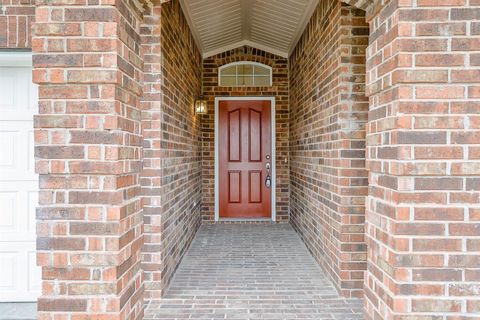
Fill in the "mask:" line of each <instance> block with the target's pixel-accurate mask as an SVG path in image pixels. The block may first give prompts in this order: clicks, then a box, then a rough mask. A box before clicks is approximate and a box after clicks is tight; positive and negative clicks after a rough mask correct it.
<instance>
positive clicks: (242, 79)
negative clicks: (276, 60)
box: [218, 61, 272, 87]
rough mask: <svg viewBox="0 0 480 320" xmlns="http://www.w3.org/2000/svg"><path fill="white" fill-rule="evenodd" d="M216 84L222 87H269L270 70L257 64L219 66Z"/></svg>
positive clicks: (245, 63) (239, 63)
mask: <svg viewBox="0 0 480 320" xmlns="http://www.w3.org/2000/svg"><path fill="white" fill-rule="evenodd" d="M218 83H219V85H220V86H222V87H270V86H271V85H272V68H271V67H269V66H267V65H264V64H261V63H257V62H245V61H241V62H233V63H229V64H226V65H224V66H221V67H220V68H219V72H218Z"/></svg>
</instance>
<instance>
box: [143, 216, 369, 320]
mask: <svg viewBox="0 0 480 320" xmlns="http://www.w3.org/2000/svg"><path fill="white" fill-rule="evenodd" d="M145 319H322V320H323V319H341V320H353V319H355V320H357V319H362V301H361V299H345V298H342V297H340V296H339V295H338V294H337V292H336V290H335V289H334V287H333V285H332V284H331V282H330V281H329V280H328V279H327V278H326V276H325V274H324V273H323V271H322V270H321V269H320V267H319V266H318V265H317V263H316V262H315V261H314V259H313V258H312V256H311V255H310V253H309V252H308V250H307V248H306V247H305V245H304V244H303V242H302V241H301V239H300V238H299V236H298V235H297V233H296V232H295V231H294V230H293V228H292V227H291V226H290V225H289V224H215V225H203V226H202V227H201V228H200V230H199V232H198V233H197V235H196V237H195V239H194V241H193V243H192V245H191V247H190V249H189V250H188V252H187V254H186V255H185V257H184V258H183V260H182V262H181V263H180V266H179V267H178V270H177V272H176V274H175V276H174V278H173V279H172V282H171V284H170V287H169V289H168V290H167V292H166V295H165V297H164V298H163V300H162V301H160V302H150V304H149V305H148V306H147V310H146V316H145Z"/></svg>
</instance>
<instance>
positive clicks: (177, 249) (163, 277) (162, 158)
mask: <svg viewBox="0 0 480 320" xmlns="http://www.w3.org/2000/svg"><path fill="white" fill-rule="evenodd" d="M159 12H160V17H155V16H152V15H155V14H157V15H158V13H159ZM148 15H149V16H148V17H147V20H145V22H146V24H147V25H148V24H149V27H148V28H146V29H145V32H146V33H150V34H152V33H153V35H152V36H151V37H150V38H149V39H148V40H147V39H145V41H144V46H145V45H148V44H150V46H149V48H148V50H149V51H146V55H145V61H146V69H145V70H146V73H145V93H146V94H145V96H144V97H145V99H146V100H148V104H145V105H144V107H145V109H146V110H148V111H147V112H146V113H145V114H144V122H143V124H144V131H143V132H144V136H145V142H144V174H143V177H142V187H143V195H144V205H145V208H144V216H145V236H146V241H145V242H146V243H145V246H144V255H143V257H144V262H143V267H144V270H145V280H146V284H145V287H146V290H147V298H149V299H158V298H160V297H161V295H162V294H163V293H164V289H165V288H166V286H167V285H168V283H169V281H170V280H171V278H172V276H173V273H174V271H175V269H176V267H177V266H178V263H179V262H180V259H181V258H182V256H183V254H184V253H185V251H186V249H187V248H188V246H189V244H190V242H191V240H192V239H193V236H194V235H195V233H196V231H197V229H198V227H199V226H200V222H201V218H200V206H201V204H200V202H201V173H202V172H201V153H200V152H201V149H200V118H199V116H196V115H195V114H194V107H193V105H194V101H195V99H196V98H197V97H198V96H199V94H200V87H201V83H200V82H201V79H200V78H201V71H200V70H201V63H202V60H201V56H200V52H199V51H198V50H197V48H196V45H195V42H194V40H193V37H192V35H191V32H190V29H189V27H188V24H187V22H186V19H185V17H184V16H183V12H182V10H181V8H180V4H179V2H178V1H170V2H168V3H166V4H162V6H161V8H160V7H156V8H155V9H154V12H153V13H149V14H148ZM159 23H160V24H159ZM159 26H160V27H159ZM147 29H148V30H147ZM159 39H160V42H158V40H159ZM146 50H147V48H146ZM160 101H161V102H160Z"/></svg>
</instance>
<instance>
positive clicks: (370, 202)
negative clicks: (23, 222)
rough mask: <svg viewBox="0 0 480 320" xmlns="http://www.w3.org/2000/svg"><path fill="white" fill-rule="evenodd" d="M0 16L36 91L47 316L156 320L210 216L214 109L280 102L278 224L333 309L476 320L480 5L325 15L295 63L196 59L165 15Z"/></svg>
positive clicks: (246, 53)
mask: <svg viewBox="0 0 480 320" xmlns="http://www.w3.org/2000/svg"><path fill="white" fill-rule="evenodd" d="M1 6H2V8H3V9H5V10H0V48H2V50H14V49H22V50H25V49H31V50H32V51H33V68H34V70H33V79H34V82H35V83H37V84H38V86H39V115H38V116H36V117H35V121H34V122H35V145H36V150H35V157H36V170H37V173H38V174H39V180H40V196H39V199H40V200H39V206H38V209H37V237H38V238H37V250H38V254H37V262H38V264H39V265H40V266H41V267H42V279H43V283H42V295H41V297H40V298H39V301H38V310H39V313H38V314H39V319H41V320H59V319H61V320H63V319H65V320H67V319H68V320H81V319H103V320H110V319H112V320H113V319H142V318H143V317H144V301H150V304H151V305H152V306H153V305H157V306H158V305H159V303H158V301H157V300H161V298H162V296H163V297H165V294H166V292H167V290H166V289H167V287H168V285H169V284H170V283H171V279H172V277H173V275H174V273H175V270H176V269H177V268H178V266H179V263H180V261H181V259H182V257H183V256H184V255H185V252H186V251H187V249H188V248H189V246H190V243H191V242H192V240H193V239H194V236H195V234H196V233H197V230H198V229H199V228H200V226H201V223H202V220H203V221H204V222H211V221H212V218H213V160H214V159H213V144H212V141H213V131H212V129H213V113H212V112H213V103H212V102H213V99H214V97H215V96H221V95H229V96H237V95H238V96H241V95H260V94H262V95H275V96H276V106H277V114H276V120H277V128H276V129H277V137H276V139H277V161H278V163H277V167H278V172H277V175H278V176H277V181H278V186H279V188H278V189H277V199H278V202H277V212H278V215H277V220H278V222H289V223H291V224H292V225H293V226H294V228H295V229H296V231H297V232H298V234H299V235H300V237H301V239H302V240H303V241H304V242H305V244H306V247H307V248H308V249H309V250H310V252H311V253H312V255H313V257H314V258H315V260H316V261H317V263H318V264H320V266H321V268H322V269H321V270H323V271H322V272H325V275H326V276H327V277H328V279H329V281H332V283H333V286H334V287H335V289H336V292H337V293H339V294H341V295H343V296H345V297H357V298H358V297H362V298H363V300H364V307H365V308H364V318H365V319H395V320H397V319H412V320H413V319H415V320H424V319H448V320H459V319H478V318H479V316H478V314H480V295H479V290H480V249H479V248H480V214H479V212H480V192H479V190H480V183H479V181H480V180H479V178H478V176H479V174H480V147H479V146H478V144H479V141H480V139H478V137H479V132H480V131H479V129H480V111H479V110H480V108H479V105H480V84H479V79H480V1H479V0H375V1H374V0H345V1H339V0H320V1H319V4H318V7H317V9H316V11H315V13H314V15H313V16H312V18H311V19H310V22H309V23H308V25H307V27H306V29H305V31H304V33H303V35H302V36H301V38H300V41H299V42H298V44H297V46H296V48H295V49H294V50H293V52H292V54H291V55H290V57H289V58H288V60H287V59H285V58H281V57H277V56H275V55H273V54H270V53H267V52H263V51H260V50H258V49H255V48H249V47H245V48H243V47H242V48H237V49H235V50H231V51H228V52H225V53H221V54H218V55H216V56H214V57H209V58H206V59H203V60H202V57H201V54H200V52H199V51H198V49H197V48H196V45H195V42H194V40H193V36H192V34H191V31H190V29H189V27H188V24H187V23H186V19H185V17H184V16H183V13H182V10H181V7H180V5H179V3H178V1H177V0H171V1H160V2H153V3H150V2H147V1H144V2H141V3H140V2H138V1H135V0H123V1H121V0H116V1H112V0H105V1H95V0H94V1H86V0H73V1H72V0H48V1H47V0H36V1H35V2H34V1H29V0H25V1H24V0H20V1H17V0H3V1H2V2H1ZM239 60H250V61H258V62H262V63H265V64H267V65H270V66H272V67H273V69H274V79H273V83H274V85H273V87H271V88H240V89H238V88H235V89H232V88H221V87H218V86H217V84H216V72H217V68H218V67H219V66H220V65H222V64H224V63H228V62H232V61H239ZM202 69H203V71H204V73H203V78H202ZM202 82H203V93H204V94H205V95H206V96H207V98H208V101H209V109H210V112H209V114H208V115H204V116H198V115H195V114H194V112H193V102H194V100H195V98H196V97H197V96H198V95H199V94H200V93H201V88H202ZM285 157H287V162H286V163H285V162H282V163H280V161H281V160H283V159H284V158H285ZM250 227H252V226H250ZM257 227H258V228H260V227H267V226H257ZM269 227H271V228H272V230H276V229H275V228H280V229H282V228H286V227H287V226H269ZM202 228H204V229H202V231H201V233H200V234H199V238H198V239H200V240H201V239H202V237H205V236H206V233H205V230H207V229H208V228H212V229H208V230H215V229H214V228H219V229H217V230H223V229H221V228H227V226H204V227H202ZM228 228H232V229H228V230H230V233H233V232H235V230H240V231H239V232H241V231H243V232H247V231H248V230H250V229H248V228H246V226H243V228H245V229H242V228H240V227H238V229H235V227H234V226H230V227H228ZM252 228H253V227H252ZM226 230H227V229H226ZM282 230H283V229H282ZM215 232H219V233H221V232H223V231H212V234H213V235H215ZM272 232H273V233H274V232H275V231H272ZM264 233H265V236H266V237H267V236H268V232H267V231H265V232H264ZM224 236H232V237H233V236H235V235H232V234H229V235H224ZM207 238H208V236H207ZM286 238H288V237H286ZM286 238H285V239H286ZM198 239H197V240H195V241H198ZM278 239H280V240H281V239H284V238H282V237H279V238H278ZM285 239H284V240H283V241H287V240H285ZM288 239H290V238H288ZM212 241H213V240H212ZM244 243H246V244H248V243H249V242H248V241H246V242H244ZM285 245H287V244H285ZM192 248H193V247H192ZM205 248H209V247H208V246H206V247H205ZM275 248H276V247H275V246H272V247H269V249H271V250H272V251H274V250H275ZM212 250H213V249H212ZM278 250H280V249H278ZM271 254H272V260H275V259H277V258H278V257H277V256H275V255H274V252H272V253H271ZM278 254H280V252H279V253H278ZM188 259H190V258H187V259H186V260H185V261H191V260H188ZM190 267H191V266H188V265H187V266H185V265H182V268H190ZM301 267H302V266H299V268H301ZM304 267H305V268H306V267H307V266H306V265H305V266H304ZM180 270H185V269H180ZM319 272H320V271H319ZM180 274H181V272H180ZM312 277H313V276H312ZM319 277H321V275H319ZM173 283H174V284H175V283H182V282H176V280H175V281H174V282H173ZM362 284H363V285H362ZM182 285H183V284H182ZM185 286H186V284H185ZM167 295H168V294H167ZM149 314H150V313H149Z"/></svg>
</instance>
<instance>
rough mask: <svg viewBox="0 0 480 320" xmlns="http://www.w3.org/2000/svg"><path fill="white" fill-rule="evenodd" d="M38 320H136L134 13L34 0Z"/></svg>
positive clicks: (139, 284) (137, 69)
mask: <svg viewBox="0 0 480 320" xmlns="http://www.w3.org/2000/svg"><path fill="white" fill-rule="evenodd" d="M35 20H36V22H35V25H34V36H33V39H32V46H33V52H34V57H33V64H34V71H33V78H34V81H35V82H36V83H37V84H38V85H39V113H40V114H39V116H37V117H36V118H35V127H36V129H35V145H36V147H35V157H36V170H37V172H38V173H39V179H40V200H39V202H40V203H39V207H38V209H37V235H38V238H37V250H38V254H37V263H38V264H39V265H40V266H41V267H42V279H43V284H42V295H41V297H40V298H39V300H38V310H39V319H42V320H43V319H45V320H46V319H48V320H51V319H53V315H55V319H67V318H68V319H72V320H73V319H75V320H80V319H92V318H95V319H127V318H128V319H140V318H141V317H142V314H143V281H142V280H143V279H142V271H141V269H140V249H141V246H142V243H143V236H142V229H143V217H142V211H141V201H140V200H141V198H140V184H139V175H140V171H141V167H142V163H141V147H142V137H141V131H140V120H141V118H140V109H139V97H140V95H141V91H142V87H141V70H142V67H143V66H142V59H141V57H140V50H139V48H140V47H139V26H140V25H139V21H140V13H139V12H138V11H136V7H135V6H133V5H128V4H127V3H126V2H117V3H116V5H108V4H105V5H97V6H94V7H87V6H85V5H83V4H82V2H75V4H72V2H71V1H69V0H65V1H63V0H58V1H55V2H54V4H53V5H52V2H51V1H49V0H37V9H36V18H35Z"/></svg>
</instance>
